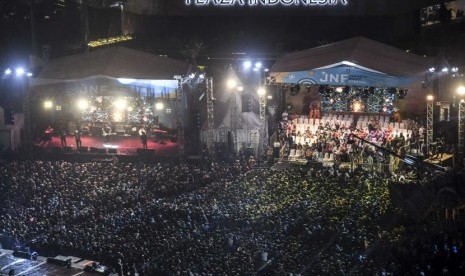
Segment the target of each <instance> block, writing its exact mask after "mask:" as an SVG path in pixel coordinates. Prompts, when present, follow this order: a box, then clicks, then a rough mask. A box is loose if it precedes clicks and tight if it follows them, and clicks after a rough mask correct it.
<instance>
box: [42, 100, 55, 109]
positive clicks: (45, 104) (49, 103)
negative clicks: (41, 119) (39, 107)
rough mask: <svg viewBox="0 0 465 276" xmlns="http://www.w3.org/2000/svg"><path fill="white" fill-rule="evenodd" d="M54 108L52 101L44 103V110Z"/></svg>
mask: <svg viewBox="0 0 465 276" xmlns="http://www.w3.org/2000/svg"><path fill="white" fill-rule="evenodd" d="M52 107H53V102H52V101H45V102H44V108H46V109H50V108H52Z"/></svg>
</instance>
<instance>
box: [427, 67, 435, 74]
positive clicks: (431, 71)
mask: <svg viewBox="0 0 465 276" xmlns="http://www.w3.org/2000/svg"><path fill="white" fill-rule="evenodd" d="M428 70H429V71H430V73H434V71H436V68H434V67H430V68H429V69H428Z"/></svg>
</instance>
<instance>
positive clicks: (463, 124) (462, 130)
mask: <svg viewBox="0 0 465 276" xmlns="http://www.w3.org/2000/svg"><path fill="white" fill-rule="evenodd" d="M458 121H459V122H458V123H459V124H458V125H459V129H458V140H457V141H458V145H457V149H458V155H459V157H460V158H463V148H464V144H463V143H464V138H465V137H464V135H465V100H463V99H461V100H460V101H459V116H458Z"/></svg>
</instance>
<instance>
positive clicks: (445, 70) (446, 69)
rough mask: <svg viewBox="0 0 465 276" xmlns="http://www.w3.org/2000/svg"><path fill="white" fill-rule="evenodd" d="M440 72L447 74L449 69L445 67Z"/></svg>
mask: <svg viewBox="0 0 465 276" xmlns="http://www.w3.org/2000/svg"><path fill="white" fill-rule="evenodd" d="M441 71H442V72H443V73H447V72H449V68H447V67H444V68H442V70H441Z"/></svg>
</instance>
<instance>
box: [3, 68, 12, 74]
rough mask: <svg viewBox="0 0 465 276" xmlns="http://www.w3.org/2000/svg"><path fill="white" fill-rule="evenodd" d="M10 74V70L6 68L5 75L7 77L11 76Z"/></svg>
mask: <svg viewBox="0 0 465 276" xmlns="http://www.w3.org/2000/svg"><path fill="white" fill-rule="evenodd" d="M11 73H12V71H11V69H10V68H6V70H5V75H7V76H8V75H11Z"/></svg>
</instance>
